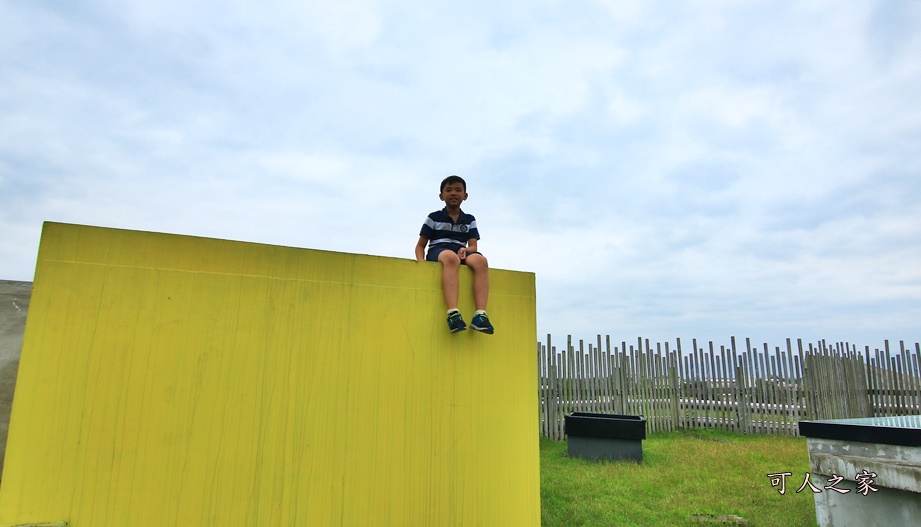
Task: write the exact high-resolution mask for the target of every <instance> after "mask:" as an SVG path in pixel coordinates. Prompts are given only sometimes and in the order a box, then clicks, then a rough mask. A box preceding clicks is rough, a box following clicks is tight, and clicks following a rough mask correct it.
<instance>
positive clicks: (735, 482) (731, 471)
mask: <svg viewBox="0 0 921 527" xmlns="http://www.w3.org/2000/svg"><path fill="white" fill-rule="evenodd" d="M566 449H567V446H566V443H565V442H563V441H552V440H549V439H544V438H541V443H540V456H541V460H540V463H541V467H540V468H541V521H542V523H541V525H542V527H578V526H585V527H589V526H599V527H601V526H605V527H607V526H657V525H670V526H682V525H688V526H698V527H699V526H702V525H721V526H725V525H747V526H759V527H760V526H778V527H780V526H783V527H789V526H791V525H796V526H814V525H816V520H815V502H814V500H813V494H812V491H811V490H810V489H809V487H808V486H807V487H806V488H805V489H804V490H803V491H802V492H800V493H797V492H796V491H797V490H798V489H799V488H800V486H801V485H802V484H803V480H804V478H805V477H806V473H807V472H808V471H809V454H808V452H807V450H806V439H805V438H801V437H782V436H755V435H742V434H734V433H730V432H723V431H717V430H682V431H677V432H662V433H655V434H651V435H650V436H649V438H648V439H646V440H645V441H643V463H641V464H640V463H635V462H630V461H589V460H584V459H578V458H570V457H568V455H567V453H566ZM780 472H791V473H792V475H791V476H787V477H786V492H785V493H784V494H783V495H781V494H780V493H779V492H778V490H779V488H780V487H779V486H778V487H773V486H772V485H771V478H769V477H768V476H767V475H768V474H774V473H780ZM823 491H824V490H823ZM824 492H828V491H824ZM858 498H861V499H865V498H864V497H863V496H858ZM855 499H856V498H855Z"/></svg>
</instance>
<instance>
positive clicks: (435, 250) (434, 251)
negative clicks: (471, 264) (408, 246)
mask: <svg viewBox="0 0 921 527" xmlns="http://www.w3.org/2000/svg"><path fill="white" fill-rule="evenodd" d="M461 249H463V247H458V248H456V249H455V248H454V247H446V246H442V247H432V248H431V249H429V252H428V254H426V255H425V259H426V260H427V261H429V262H437V261H438V255H439V254H441V252H442V251H454V252H455V253H457V252H458V251H460V250H461ZM471 254H481V253H480V252H479V251H473V252H468V253H467V256H470V255H471ZM461 263H462V264H466V263H467V262H466V261H464V260H461Z"/></svg>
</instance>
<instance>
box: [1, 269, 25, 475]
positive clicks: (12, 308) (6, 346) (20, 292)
mask: <svg viewBox="0 0 921 527" xmlns="http://www.w3.org/2000/svg"><path fill="white" fill-rule="evenodd" d="M31 296H32V282H14V281H12V280H0V472H2V470H3V454H4V452H5V451H6V436H7V433H8V431H9V428H10V409H11V408H12V405H13V388H14V387H15V386H16V371H17V370H18V369H19V352H20V350H21V349H22V335H23V333H24V332H25V329H26V313H27V312H28V311H29V299H30V298H31Z"/></svg>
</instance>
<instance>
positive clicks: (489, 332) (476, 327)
mask: <svg viewBox="0 0 921 527" xmlns="http://www.w3.org/2000/svg"><path fill="white" fill-rule="evenodd" d="M470 327H472V328H473V329H474V331H479V332H480V333H486V334H488V335H492V334H493V332H494V331H495V330H494V329H493V328H481V327H479V326H474V325H473V324H471V325H470Z"/></svg>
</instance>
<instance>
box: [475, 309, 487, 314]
mask: <svg viewBox="0 0 921 527" xmlns="http://www.w3.org/2000/svg"><path fill="white" fill-rule="evenodd" d="M485 314H486V310H485V309H478V310H477V312H476V313H474V316H476V315H485Z"/></svg>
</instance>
